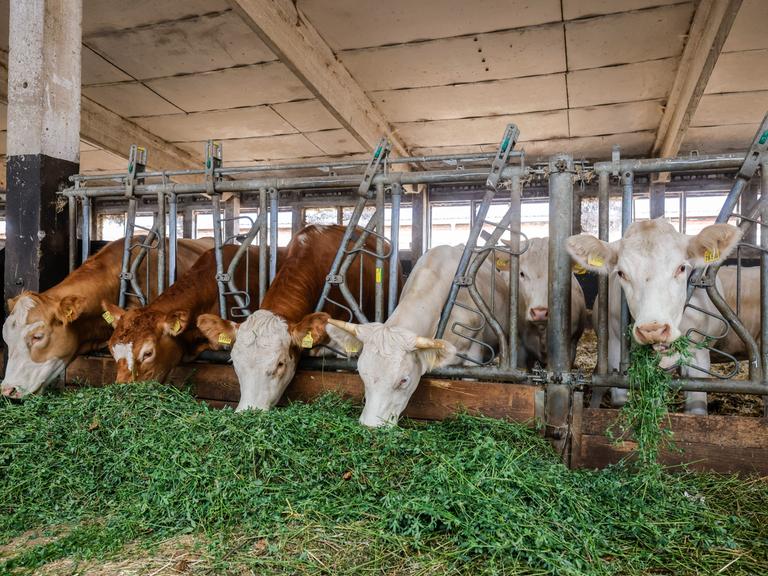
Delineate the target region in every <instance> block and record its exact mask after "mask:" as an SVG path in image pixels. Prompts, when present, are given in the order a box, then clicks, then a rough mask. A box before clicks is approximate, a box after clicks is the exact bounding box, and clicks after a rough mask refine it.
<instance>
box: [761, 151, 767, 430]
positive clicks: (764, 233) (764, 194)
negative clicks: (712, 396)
mask: <svg viewBox="0 0 768 576" xmlns="http://www.w3.org/2000/svg"><path fill="white" fill-rule="evenodd" d="M760 199H761V201H762V209H761V211H760V216H761V221H762V222H766V223H768V201H767V200H768V159H763V163H762V165H761V166H760ZM760 247H761V248H763V249H764V250H763V251H762V252H760V359H761V367H762V369H763V383H765V384H766V385H768V230H766V229H765V228H763V227H761V228H760ZM763 416H765V417H768V395H764V396H763Z"/></svg>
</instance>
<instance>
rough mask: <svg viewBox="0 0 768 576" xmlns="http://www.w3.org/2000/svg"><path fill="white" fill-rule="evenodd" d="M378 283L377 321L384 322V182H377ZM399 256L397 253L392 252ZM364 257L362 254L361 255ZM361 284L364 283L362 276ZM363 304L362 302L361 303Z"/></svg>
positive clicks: (376, 293)
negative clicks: (382, 255)
mask: <svg viewBox="0 0 768 576" xmlns="http://www.w3.org/2000/svg"><path fill="white" fill-rule="evenodd" d="M373 218H375V219H376V279H375V280H376V283H375V284H374V288H375V296H376V313H375V315H374V318H375V321H376V322H384V259H383V258H382V257H381V254H382V253H383V252H384V184H381V183H379V184H376V213H375V214H374V216H373ZM392 255H393V256H395V258H397V255H396V254H394V253H393V254H392ZM361 257H362V256H361ZM360 280H361V284H362V278H361V279H360ZM361 304H362V303H361Z"/></svg>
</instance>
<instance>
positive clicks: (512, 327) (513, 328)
mask: <svg viewBox="0 0 768 576" xmlns="http://www.w3.org/2000/svg"><path fill="white" fill-rule="evenodd" d="M522 188H523V186H522V183H521V182H520V176H519V175H515V176H512V178H511V180H510V189H509V212H510V214H509V216H510V218H509V231H510V238H509V251H510V254H509V275H508V278H509V299H508V300H507V305H508V306H509V310H508V314H509V325H508V326H509V328H508V330H507V355H508V356H507V362H506V365H504V364H502V366H503V367H504V368H507V369H511V368H517V363H518V346H519V332H518V329H517V323H518V321H519V319H518V310H519V308H518V298H519V297H520V232H521V230H522V226H521V213H522V206H521V199H522ZM494 273H495V271H494Z"/></svg>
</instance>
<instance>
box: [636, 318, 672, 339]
mask: <svg viewBox="0 0 768 576" xmlns="http://www.w3.org/2000/svg"><path fill="white" fill-rule="evenodd" d="M634 337H635V340H637V342H638V343H640V344H670V343H671V342H672V328H671V327H670V325H669V324H662V323H660V322H647V323H645V324H639V325H637V326H635V329H634Z"/></svg>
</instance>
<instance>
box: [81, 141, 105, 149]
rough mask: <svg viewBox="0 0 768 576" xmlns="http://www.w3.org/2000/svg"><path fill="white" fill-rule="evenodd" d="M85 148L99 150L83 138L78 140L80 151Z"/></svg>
mask: <svg viewBox="0 0 768 576" xmlns="http://www.w3.org/2000/svg"><path fill="white" fill-rule="evenodd" d="M86 150H100V148H99V147H97V146H94V145H92V144H89V143H88V142H85V141H84V140H80V152H84V151H86Z"/></svg>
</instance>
